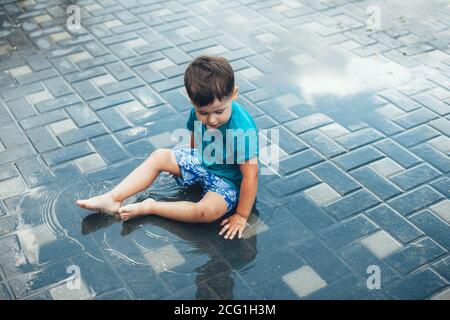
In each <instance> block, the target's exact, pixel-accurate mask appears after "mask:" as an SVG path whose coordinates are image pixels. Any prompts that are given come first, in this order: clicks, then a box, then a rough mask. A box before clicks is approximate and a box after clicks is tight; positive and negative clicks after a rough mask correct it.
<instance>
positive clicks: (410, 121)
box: [394, 108, 438, 129]
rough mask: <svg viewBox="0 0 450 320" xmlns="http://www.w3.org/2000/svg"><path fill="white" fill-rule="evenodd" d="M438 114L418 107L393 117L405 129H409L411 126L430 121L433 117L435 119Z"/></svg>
mask: <svg viewBox="0 0 450 320" xmlns="http://www.w3.org/2000/svg"><path fill="white" fill-rule="evenodd" d="M437 117H438V116H437V115H436V114H435V113H434V112H431V111H429V110H428V109H425V108H420V109H417V110H414V111H411V112H409V113H407V114H406V115H403V116H400V117H397V118H395V119H394V121H395V122H396V123H398V124H399V125H401V126H402V127H403V128H405V129H410V128H412V127H416V126H418V125H421V124H424V123H427V122H430V121H431V120H433V119H436V118H437Z"/></svg>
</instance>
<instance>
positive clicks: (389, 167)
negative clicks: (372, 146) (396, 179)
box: [369, 158, 404, 178]
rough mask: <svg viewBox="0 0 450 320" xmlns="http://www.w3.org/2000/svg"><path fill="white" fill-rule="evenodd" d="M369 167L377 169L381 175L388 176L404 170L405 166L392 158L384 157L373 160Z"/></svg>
mask: <svg viewBox="0 0 450 320" xmlns="http://www.w3.org/2000/svg"><path fill="white" fill-rule="evenodd" d="M369 167H370V168H371V169H372V170H373V171H375V172H376V173H378V174H379V175H381V176H383V177H385V178H388V177H390V176H391V175H393V174H396V173H398V172H400V171H402V170H404V168H403V167H402V166H400V165H399V164H398V163H396V162H395V161H393V160H391V159H390V158H383V159H381V160H378V161H375V162H372V163H371V164H370V165H369Z"/></svg>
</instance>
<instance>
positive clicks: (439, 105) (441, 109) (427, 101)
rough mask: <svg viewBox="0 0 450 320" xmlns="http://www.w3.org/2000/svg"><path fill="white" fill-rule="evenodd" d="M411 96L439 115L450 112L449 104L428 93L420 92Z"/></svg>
mask: <svg viewBox="0 0 450 320" xmlns="http://www.w3.org/2000/svg"><path fill="white" fill-rule="evenodd" d="M412 98H413V99H414V100H416V101H418V102H420V103H421V104H423V105H424V106H426V107H427V108H429V109H431V110H432V111H434V112H436V113H437V114H439V115H441V116H444V115H447V114H449V113H450V106H449V105H447V104H446V103H444V102H442V101H440V100H438V99H436V98H434V97H432V96H430V95H429V94H428V93H420V94H418V95H415V96H413V97H412Z"/></svg>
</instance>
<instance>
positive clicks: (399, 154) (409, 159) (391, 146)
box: [373, 140, 421, 173]
mask: <svg viewBox="0 0 450 320" xmlns="http://www.w3.org/2000/svg"><path fill="white" fill-rule="evenodd" d="M375 147H376V148H378V149H379V150H380V151H382V152H383V153H385V154H386V155H387V156H388V157H389V158H391V160H393V161H395V162H397V163H398V164H400V165H401V166H402V167H404V168H409V167H412V166H413V165H415V164H417V163H419V162H421V160H420V159H419V158H417V157H416V156H415V155H413V154H412V153H410V152H408V151H407V150H406V149H404V148H402V147H401V146H400V145H398V144H396V143H395V142H393V141H392V140H383V141H380V142H377V143H375ZM380 161H388V160H384V159H383V160H380ZM383 163H384V162H383ZM376 164H377V162H375V163H373V165H376ZM390 171H394V168H392V169H391V170H390ZM397 171H398V170H397ZM390 173H394V172H390Z"/></svg>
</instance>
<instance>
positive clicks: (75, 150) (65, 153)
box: [43, 142, 94, 166]
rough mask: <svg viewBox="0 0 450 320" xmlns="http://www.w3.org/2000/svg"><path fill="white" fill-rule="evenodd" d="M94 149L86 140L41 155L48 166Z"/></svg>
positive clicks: (91, 151) (77, 156)
mask: <svg viewBox="0 0 450 320" xmlns="http://www.w3.org/2000/svg"><path fill="white" fill-rule="evenodd" d="M93 152H94V151H93V150H92V148H91V147H90V146H89V144H87V143H86V142H80V143H76V144H72V145H70V146H67V147H63V148H60V149H58V150H54V151H50V152H47V153H45V154H44V155H43V158H44V161H45V162H46V163H47V164H48V165H49V166H54V165H57V164H59V163H62V162H65V161H69V160H73V159H76V158H79V157H81V156H84V155H88V154H90V153H93Z"/></svg>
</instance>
